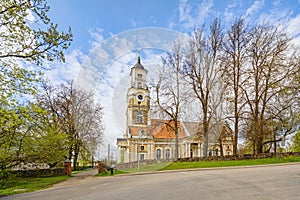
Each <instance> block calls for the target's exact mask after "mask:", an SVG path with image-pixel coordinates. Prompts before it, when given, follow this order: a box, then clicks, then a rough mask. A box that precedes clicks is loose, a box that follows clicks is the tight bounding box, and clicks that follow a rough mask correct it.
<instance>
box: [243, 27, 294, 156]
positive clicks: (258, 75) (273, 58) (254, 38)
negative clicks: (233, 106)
mask: <svg viewBox="0 0 300 200" xmlns="http://www.w3.org/2000/svg"><path fill="white" fill-rule="evenodd" d="M249 40H250V41H249V42H250V43H249V48H248V52H247V54H248V57H249V66H245V70H246V74H247V75H246V80H247V82H245V84H244V85H243V87H242V90H243V93H244V95H245V99H246V100H245V101H246V103H247V107H246V112H247V121H248V124H249V125H250V126H249V127H248V135H247V137H248V139H249V140H250V141H251V142H252V144H253V151H254V153H262V152H263V148H264V144H265V141H266V140H267V138H270V134H271V135H272V130H271V129H270V124H271V121H272V119H273V118H274V113H272V110H273V106H272V105H273V104H274V103H275V102H276V97H278V95H279V96H280V95H281V94H283V93H284V92H286V91H287V90H288V88H289V87H290V85H289V84H290V83H291V82H290V79H292V75H293V74H294V73H295V63H294V59H293V56H294V51H293V50H292V49H291V44H290V38H289V37H288V36H287V34H286V33H284V32H282V31H280V30H278V29H277V28H276V27H274V26H271V25H256V26H254V27H253V29H252V30H251V32H250V34H249ZM284 108H285V107H281V109H284ZM279 112H283V111H282V110H280V111H279Z"/></svg>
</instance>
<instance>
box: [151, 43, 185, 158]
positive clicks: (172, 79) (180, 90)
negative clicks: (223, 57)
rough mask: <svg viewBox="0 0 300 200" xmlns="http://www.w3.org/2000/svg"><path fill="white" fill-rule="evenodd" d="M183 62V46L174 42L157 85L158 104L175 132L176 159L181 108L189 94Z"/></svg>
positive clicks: (164, 60) (176, 155)
mask: <svg viewBox="0 0 300 200" xmlns="http://www.w3.org/2000/svg"><path fill="white" fill-rule="evenodd" d="M183 64H184V63H183V52H182V48H181V45H180V44H179V42H177V43H175V44H174V51H173V53H171V52H169V53H167V56H166V57H164V58H163V68H162V69H161V71H160V75H159V80H158V83H157V85H156V104H157V105H158V107H159V109H160V111H162V112H163V113H164V114H166V116H167V118H168V119H169V121H168V122H167V123H166V125H167V126H168V127H170V128H171V129H172V130H173V131H174V133H175V159H178V157H179V151H178V140H179V138H178V132H179V119H180V115H181V114H182V110H181V108H182V106H183V105H184V103H185V102H187V98H188V96H189V95H187V91H188V90H187V89H186V83H185V82H184V81H183V74H182V70H183Z"/></svg>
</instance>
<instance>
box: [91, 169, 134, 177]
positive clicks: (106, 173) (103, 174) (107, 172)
mask: <svg viewBox="0 0 300 200" xmlns="http://www.w3.org/2000/svg"><path fill="white" fill-rule="evenodd" d="M127 173H128V172H126V171H122V170H114V173H113V174H111V172H110V171H106V172H105V173H99V174H97V175H96V176H113V175H116V174H127Z"/></svg>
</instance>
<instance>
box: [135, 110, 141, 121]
mask: <svg viewBox="0 0 300 200" xmlns="http://www.w3.org/2000/svg"><path fill="white" fill-rule="evenodd" d="M136 122H137V123H138V124H140V123H143V113H142V111H141V110H139V111H138V112H137V116H136Z"/></svg>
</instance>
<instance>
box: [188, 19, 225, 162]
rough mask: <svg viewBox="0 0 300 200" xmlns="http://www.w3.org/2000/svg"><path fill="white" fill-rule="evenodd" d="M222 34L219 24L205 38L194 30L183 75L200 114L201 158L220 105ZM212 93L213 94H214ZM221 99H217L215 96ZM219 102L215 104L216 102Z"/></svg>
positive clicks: (214, 24) (200, 32)
mask: <svg viewBox="0 0 300 200" xmlns="http://www.w3.org/2000/svg"><path fill="white" fill-rule="evenodd" d="M222 37H223V36H222V33H221V27H220V22H219V20H214V22H213V23H212V24H211V25H210V32H209V33H208V35H206V33H205V31H204V29H197V30H195V31H194V32H193V37H192V39H191V40H190V42H189V49H188V51H187V56H186V57H187V61H186V69H185V74H186V76H187V81H188V82H189V83H190V85H191V86H192V88H193V91H194V94H195V95H196V97H197V99H198V100H199V101H200V106H201V110H202V119H201V123H202V125H203V134H204V146H203V148H204V150H203V155H204V157H206V156H207V152H208V138H209V126H210V123H211V119H212V117H213V115H215V114H216V108H217V107H218V105H221V101H222V94H221V92H220V91H219V92H218V91H217V90H216V88H220V87H219V85H220V84H221V83H220V80H221V78H220V77H221V74H220V59H219V56H220V53H219V51H220V46H221V44H222ZM214 92H215V93H214ZM218 95H219V97H220V98H216V96H218ZM216 100H218V101H216Z"/></svg>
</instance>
